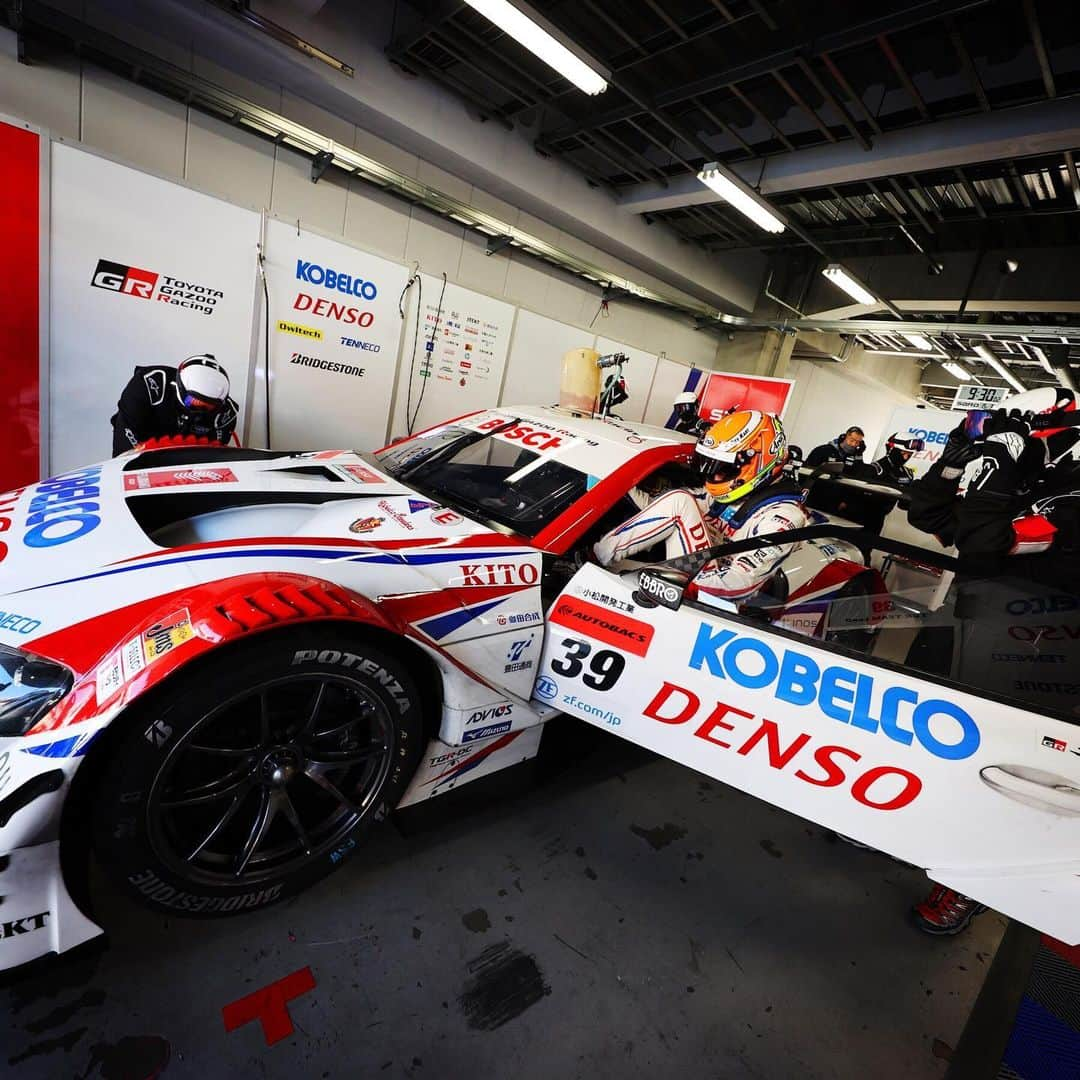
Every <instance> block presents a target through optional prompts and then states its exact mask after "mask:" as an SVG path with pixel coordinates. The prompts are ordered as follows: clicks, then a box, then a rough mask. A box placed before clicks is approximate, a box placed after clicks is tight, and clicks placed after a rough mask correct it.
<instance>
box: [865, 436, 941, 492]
mask: <svg viewBox="0 0 1080 1080" xmlns="http://www.w3.org/2000/svg"><path fill="white" fill-rule="evenodd" d="M925 448H926V443H924V442H923V440H922V439H904V438H901V437H900V434H899V433H898V432H895V431H894V432H893V433H892V434H891V435H890V436H889V441H888V442H887V443H886V444H885V453H884V454H882V455H881V457H879V458H878V459H877V461H874V462H871V463H870V464H869V465H858V466H857V467H856V470H855V479H856V480H866V481H869V482H870V483H878V484H894V485H895V486H896V487H907V486H908V485H909V484H910V483H911V482H912V481H913V480H914V479H915V473H914V472H912V470H911V469H910V468H909V467H908V462H909V461H910V460H911V459H912V458H913V457H914V456H915V455H916V454H917V453H918V452H919V451H920V450H924V449H925Z"/></svg>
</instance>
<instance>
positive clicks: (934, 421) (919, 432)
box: [874, 405, 964, 476]
mask: <svg viewBox="0 0 1080 1080" xmlns="http://www.w3.org/2000/svg"><path fill="white" fill-rule="evenodd" d="M963 419H964V414H963V413H956V412H948V411H946V410H945V409H916V408H914V407H912V406H910V405H900V406H897V408H895V409H893V413H892V416H891V417H890V418H889V423H888V426H887V427H886V429H885V432H884V434H883V435H882V439H881V445H880V446H879V447H878V448H877V451H876V452H875V454H874V459H875V460H876V459H877V458H879V457H881V456H882V454H884V453H885V443H886V442H887V441H888V438H889V436H890V435H891V434H893V433H894V432H895V433H896V434H897V435H899V436H900V437H901V438H902V439H922V440H923V442H925V443H926V447H925V449H923V450H920V451H919V452H918V453H917V454H916V455H915V456H914V457H913V458H912V459H911V460H910V461H909V462H908V468H909V469H911V470H912V471H913V472H914V473H915V475H916V476H922V475H923V473H925V472H926V471H927V469H929V468H930V466H931V465H933V464H934V462H935V461H937V459H938V458H939V457H941V451H942V450H943V449H944V447H945V442H946V440H947V439H948V438H949V432H950V431H952V429H953V428H954V427H956V425H957V424H959V423H960V421H961V420H963Z"/></svg>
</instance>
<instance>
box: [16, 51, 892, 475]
mask: <svg viewBox="0 0 1080 1080" xmlns="http://www.w3.org/2000/svg"><path fill="white" fill-rule="evenodd" d="M15 40H16V39H15V35H14V34H11V33H8V32H6V31H0V111H7V112H10V113H12V114H14V115H19V116H24V117H26V118H28V119H30V120H31V121H32V122H34V123H36V124H40V125H41V126H43V127H46V128H48V129H49V130H50V133H51V134H52V136H53V137H54V138H57V137H60V138H64V139H67V140H72V141H75V140H78V141H82V142H83V143H84V144H85V145H86V146H87V147H88V148H91V149H94V150H97V151H101V152H103V153H105V154H108V155H111V156H113V157H115V158H116V159H118V160H122V161H126V162H130V163H131V164H132V165H134V166H135V167H136V168H138V169H140V170H143V171H146V172H149V173H152V174H157V175H158V176H161V177H163V178H167V179H173V180H179V181H182V182H185V183H187V184H189V185H191V186H192V187H193V188H195V189H197V190H199V191H204V192H209V193H212V194H216V195H218V196H220V197H221V198H223V199H225V200H227V201H228V202H230V203H233V204H236V205H238V206H241V207H248V208H250V209H253V210H260V209H262V208H268V209H269V212H270V214H271V215H272V216H274V217H276V218H278V219H279V220H286V221H289V222H292V223H293V224H294V225H295V226H296V227H297V228H299V229H302V230H304V231H310V232H311V233H313V234H317V235H320V236H323V237H325V238H328V239H337V240H340V241H342V242H343V243H345V244H348V245H350V246H351V247H355V248H358V249H360V250H361V251H368V252H371V253H373V254H375V255H378V256H382V257H383V258H385V259H388V260H390V261H393V262H396V263H400V264H403V265H404V266H406V267H409V268H411V267H412V266H413V265H414V264H419V267H420V269H421V271H422V272H423V273H424V274H426V275H428V276H429V277H434V278H438V279H440V280H441V275H442V274H443V273H445V274H446V276H447V280H448V281H449V282H451V283H453V284H456V285H458V286H461V287H463V288H466V289H471V290H475V291H476V292H478V293H482V294H485V295H486V296H488V297H491V298H494V299H497V300H502V301H505V302H507V303H509V304H511V305H514V306H515V308H516V316H515V322H516V324H518V325H522V324H523V320H532V331H533V332H534V333H535V330H536V323H535V318H536V317H539V318H540V319H541V320H542V322H541V324H540V325H541V327H545V328H547V329H549V330H550V331H551V334H550V337H551V340H552V341H553V342H554V340H555V339H556V338H560V337H566V336H568V335H569V336H570V337H572V338H574V339H575V345H583V344H589V343H591V341H592V338H593V336H594V335H595V336H597V337H600V338H602V339H607V340H610V341H614V342H618V343H621V344H622V345H625V346H629V347H631V348H632V349H634V350H639V353H638V355H645V356H659V358H660V359H659V362H658V363H657V364H656V365H655V367H654V368H653V370H652V374H651V377H650V378H645V375H646V370H645V369H646V368H649V367H650V365H649V363H648V362H645V363H635V362H632V363H631V365H630V367H629V369H628V371H627V375H628V379H629V383H630V389H631V393H632V394H633V395H634V398H633V402H632V406H633V407H632V408H631V409H630V411H627V412H626V415H627V416H641V415H642V413H644V415H645V416H646V418H647V419H648V420H649V421H653V422H655V421H659V422H663V419H664V418H665V417H666V415H667V412H668V408H667V406H668V404H669V400H670V397H669V395H670V390H671V387H672V386H673V385H677V384H678V383H679V382H680V377H681V376H682V374H683V371H684V368H685V366H690V365H696V366H699V367H704V368H707V369H715V370H730V371H750V372H756V373H759V374H768V375H778V376H781V377H785V376H786V377H789V378H791V377H794V378H795V379H796V388H795V393H796V402H795V403H796V404H798V403H799V402H802V405H803V407H802V409H801V411H800V414H798V415H797V414H795V413H794V412H791V411H789V420H790V421H791V422H790V423H789V428H790V429H792V431H793V437H794V438H795V439H796V440H797V441H802V442H803V443H806V444H809V443H810V442H811V440H812V439H814V438H817V437H818V436H819V433H818V430H817V427H818V426H822V425H821V424H819V423H818V422H819V421H820V420H821V419H822V418H823V417H828V423H826V424H824V430H823V431H822V432H821V433H820V434H821V435H822V436H824V435H825V433H826V431H827V432H828V433H829V437H831V436H832V434H835V432H833V431H832V428H833V427H834V426H835V425H836V423H837V422H839V421H840V417H839V416H838V415H837V416H836V417H835V419H834V418H833V414H834V413H837V412H838V408H837V406H838V402H839V401H841V400H842V401H844V403H845V404H846V402H847V401H850V400H851V392H850V388H849V387H848V385H847V382H846V380H845V382H844V387H845V389H844V395H845V396H844V397H843V398H838V396H837V392H836V390H835V388H834V387H833V385H832V380H831V379H830V378H828V377H826V378H825V379H824V380H821V379H818V378H816V377H813V370H812V369H813V368H815V367H816V365H792V370H791V371H787V370H778V365H777V364H776V363H775V358H774V356H773V350H772V349H771V348H770V346H769V336H768V335H763V334H756V333H754V334H751V333H740V334H737V335H735V336H734V337H733V338H731V339H730V340H721V341H717V339H716V338H715V337H713V336H711V335H707V334H703V333H700V332H698V331H696V330H695V329H694V328H693V327H691V326H690V325H688V321H687V320H686V319H683V318H678V317H672V316H669V315H667V314H664V313H662V312H660V311H657V310H653V309H649V308H647V307H644V306H641V305H634V304H619V303H612V304H611V305H610V308H609V309H608V310H605V311H600V304H599V297H598V295H597V290H596V289H594V288H586V287H584V286H583V285H582V284H581V283H580V282H578V281H577V280H575V279H572V278H569V277H567V276H566V275H563V274H561V273H560V272H558V271H555V270H552V269H548V268H545V267H542V266H540V265H539V264H536V263H534V262H532V261H531V260H528V259H526V258H522V257H520V256H518V255H516V254H513V253H510V254H506V253H499V254H496V255H494V256H490V257H489V256H487V255H485V243H484V238H483V237H480V236H477V235H475V234H472V233H469V232H467V231H466V230H464V229H463V228H461V227H456V226H454V225H453V224H452V223H450V222H445V221H443V220H441V219H438V218H436V217H434V216H432V215H431V214H429V213H427V212H426V211H424V210H422V209H419V208H414V207H410V206H408V205H406V204H404V203H402V202H400V201H399V200H396V199H394V198H392V197H390V196H386V195H384V194H382V193H381V192H379V191H377V190H375V189H373V188H371V187H370V186H367V185H363V184H361V183H359V182H352V181H346V180H344V179H342V178H340V177H338V176H335V175H333V174H327V175H326V176H324V177H323V179H322V180H320V182H319V183H318V184H312V183H311V180H310V163H309V161H308V160H307V159H306V158H303V157H301V156H299V155H296V154H293V153H291V152H290V151H288V150H286V149H284V148H282V147H275V146H273V145H271V144H269V143H267V142H264V141H262V140H259V139H256V138H255V137H253V136H250V135H247V134H245V133H243V132H240V131H237V130H236V129H234V128H231V127H230V126H229V125H227V124H224V123H222V122H220V121H218V120H216V119H214V118H212V117H208V116H205V115H203V114H201V113H198V112H195V111H190V110H188V109H187V108H186V107H185V106H183V105H182V104H179V103H177V102H173V101H170V100H168V99H165V98H163V97H161V96H159V95H156V94H154V93H153V92H151V91H148V90H146V89H144V88H142V87H139V86H136V85H134V84H132V83H130V82H128V81H126V80H121V79H119V78H117V77H114V76H112V75H111V74H109V73H107V72H104V71H102V70H100V69H98V68H95V67H93V66H92V65H86V66H85V67H84V66H82V65H81V64H79V63H78V62H77V61H75V60H73V59H71V58H68V57H61V58H58V59H57V60H56V61H55V62H54V63H53V64H51V65H49V66H45V65H36V66H26V65H22V64H18V63H17V61H16V58H15ZM194 68H195V70H196V72H197V73H198V74H200V75H203V76H205V77H207V78H211V79H213V80H215V81H217V82H218V83H220V84H222V85H226V86H228V87H230V88H231V89H233V90H235V91H236V92H238V93H241V94H244V95H245V96H246V97H248V98H250V99H252V100H255V101H258V102H261V103H262V104H264V105H266V106H267V107H269V108H273V109H275V110H278V111H281V112H283V113H284V114H286V115H288V116H291V117H293V118H295V119H296V120H298V121H299V122H301V123H304V124H308V125H310V126H311V127H313V128H316V129H318V130H321V131H325V132H326V133H327V134H328V135H330V136H331V137H333V138H335V139H338V140H340V141H342V142H344V143H346V144H349V145H352V146H354V147H355V148H356V149H357V150H359V151H360V152H362V153H366V154H369V155H371V156H372V157H375V158H377V159H379V160H382V161H385V162H386V163H387V164H389V165H392V166H393V167H395V168H397V169H400V170H401V171H403V172H406V173H408V174H410V175H412V176H415V177H416V178H417V179H419V180H421V181H422V182H425V183H428V184H430V185H432V186H433V187H436V188H439V189H442V190H445V191H447V192H448V193H450V194H452V195H454V196H456V197H458V198H461V199H464V200H467V201H469V202H471V203H472V205H474V206H476V207H478V208H482V209H484V210H487V211H489V212H491V213H493V214H497V215H499V216H500V217H502V218H504V219H506V220H508V221H510V222H512V223H516V224H518V225H519V226H520V227H522V228H525V229H528V230H529V231H531V232H534V233H536V234H537V235H540V236H542V237H544V238H546V239H549V240H551V241H552V242H555V243H560V244H564V245H567V246H570V247H572V246H573V243H574V238H573V237H569V236H567V235H565V234H563V233H561V232H560V231H559V230H558V229H556V228H554V227H552V226H549V225H547V224H546V223H545V222H543V221H541V220H539V219H538V218H535V217H533V216H531V215H529V214H527V213H525V212H524V211H522V210H520V209H519V208H517V207H514V206H512V205H510V204H508V203H506V202H504V201H502V200H500V199H498V198H496V197H494V196H492V195H490V194H489V193H487V192H484V191H482V190H480V189H479V188H475V187H472V186H470V185H469V184H467V183H464V182H463V181H461V180H460V179H459V178H457V177H456V176H453V175H451V174H450V173H447V172H445V171H443V170H441V169H439V168H437V167H436V166H434V165H432V164H430V163H429V162H426V161H424V160H422V159H419V158H417V157H415V156H414V155H411V154H408V153H406V152H404V151H402V150H401V149H399V148H398V147H396V146H393V145H391V144H390V143H386V142H384V141H382V140H381V139H379V138H377V137H376V136H374V135H371V134H370V133H368V132H366V131H363V130H361V129H359V128H357V127H355V126H354V125H352V124H350V123H348V122H347V121H344V120H342V119H341V118H340V117H337V116H334V115H332V114H330V113H328V112H326V111H324V110H322V109H319V108H317V107H315V106H313V105H311V104H309V103H307V102H305V101H303V100H302V99H299V98H296V97H294V96H292V95H290V94H288V93H287V92H278V91H271V90H269V89H267V88H266V87H263V86H261V85H258V84H255V83H251V82H247V81H245V80H240V79H238V78H237V77H236V76H234V75H232V74H231V73H230V72H227V71H225V70H223V69H220V68H217V67H216V66H214V65H213V64H211V63H210V62H209V61H207V60H205V59H203V58H200V57H196V58H195V60H194ZM197 239H198V241H199V242H201V243H202V244H203V245H204V246H205V248H206V253H207V258H208V259H209V260H212V259H213V251H214V243H215V238H214V236H213V235H212V234H209V233H202V232H200V234H199V235H198V237H197ZM603 258H604V262H605V263H606V264H607V265H610V266H611V268H612V269H613V270H614V271H620V270H621V271H622V272H624V273H626V274H627V276H631V277H637V278H638V279H642V278H643V277H644V275H642V274H641V273H640V272H637V271H634V270H632V268H630V267H628V266H626V265H624V264H620V262H619V261H618V260H616V259H613V258H609V257H606V256H605V257H603ZM427 298H428V297H427V294H425V300H427ZM540 337H541V339H543V340H546V338H545V336H544V335H543V334H541V335H540ZM579 337H580V340H576V339H578V338H579ZM515 345H516V341H515V342H512V343H511V347H510V351H509V356H508V360H507V365H506V372H505V379H504V386H505V391H506V392H505V393H504V395H503V400H507V401H510V400H518V401H520V400H529V401H545V400H550V399H551V387H550V386H549V385H548V383H549V382H551V380H550V379H548V378H545V377H543V376H538V375H537V372H539V371H546V370H548V369H546V368H545V367H544V366H542V365H538V364H537V363H536V357H535V355H534V354H533V353H532V352H531V351H530V350H526V349H522V348H515ZM201 347H202V346H201V345H200V344H199V343H198V342H195V341H190V342H189V341H170V342H169V343H168V351H169V355H167V356H161V357H160V359H161V360H163V361H172V362H176V361H177V360H179V359H181V358H182V357H183V356H184V355H187V354H188V353H189V352H191V351H198V350H199V349H200V348H201ZM557 351H558V356H559V357H561V354H562V351H564V350H562V349H559V350H557ZM173 352H175V356H174V355H172V353H173ZM552 352H553V353H555V352H556V350H555V349H552ZM131 362H132V363H134V362H135V361H134V359H133V360H132V361H131ZM236 362H237V363H238V364H240V365H241V366H243V365H244V364H246V363H247V362H248V357H238V358H237V361H236ZM555 366H556V367H557V361H556V362H555ZM802 367H805V368H807V370H806V371H805V373H804V372H802V371H801V370H798V369H799V368H802ZM855 367H857V365H855V364H852V363H849V364H848V365H847V369H846V372H845V374H847V373H848V372H852V371H854V369H855ZM259 370H260V362H259V357H258V352H257V350H256V356H255V374H256V381H255V383H254V384H253V385H252V391H253V393H252V395H251V400H250V402H249V410H248V412H249V415H248V418H247V424H248V431H249V438H250V440H251V441H252V442H253V443H256V444H257V443H259V442H260V441H261V440H262V438H263V432H264V426H263V425H264V417H263V415H262V409H261V406H262V401H263V398H264V386H262V385H261V384H260V383H259V381H258V374H259ZM804 374H805V375H806V376H808V377H809V378H807V379H805V380H804V377H803V376H804ZM870 380H871V381H870V382H869V383H867V384H866V388H867V390H866V393H867V401H868V405H867V408H866V409H863V410H862V411H863V412H864V413H865V412H867V411H868V410H869V408H870V405H869V402H870V400H871V399H872V397H873V395H874V393H875V392H876V390H877V389H878V385H877V384H878V380H877V379H874V378H873V377H870ZM804 381H806V382H809V383H811V384H812V385H811V386H809V387H805V388H804V387H803V386H802V385H801V384H802V383H803V382H804ZM555 383H556V385H557V375H556V379H555ZM650 385H651V387H652V391H653V396H652V397H650V395H649V390H650ZM882 386H884V383H882ZM118 390H119V387H118V386H112V385H110V386H108V387H105V386H97V385H94V386H87V387H85V388H84V391H85V392H86V393H91V394H93V395H95V396H102V397H103V398H104V399H107V400H108V401H109V402H110V403H111V402H113V401H115V396H116V394H117V393H118ZM526 390H527V391H529V392H530V393H529V395H528V396H525V395H524V394H523V392H524V391H526ZM511 391H514V392H513V393H512V392H511ZM533 394H535V396H533ZM661 396H662V397H663V398H664V399H665V400H664V401H661V400H660V397H661ZM911 400H912V396H909V395H904V396H903V397H902V403H905V404H906V403H910V402H911ZM896 403H898V402H897V399H896V398H895V396H894V395H892V394H890V396H889V400H888V402H887V403H886V404H885V405H883V406H882V408H881V411H882V412H883V413H887V412H888V411H889V410H891V408H892V406H893V405H894V404H896ZM279 407H280V408H281V409H288V407H289V406H288V403H287V402H284V401H277V400H275V404H274V406H273V411H274V414H275V415H276V414H277V413H278V410H279ZM800 417H804V418H805V419H806V421H807V422H808V423H810V422H813V423H814V424H815V427H814V429H813V431H810V432H808V433H803V432H802V431H801V430H800V427H799V425H800ZM393 433H396V431H395V432H393ZM868 434H869V432H868ZM316 441H318V440H316ZM369 441H370V443H371V444H372V445H375V444H376V443H378V442H380V441H381V439H380V438H379V437H377V435H376V434H375V433H372V435H371V436H370V438H369ZM869 441H870V440H869V439H868V442H869ZM274 442H275V443H277V442H278V439H277V436H276V435H275V437H274ZM95 454H96V455H97V456H100V452H99V451H95ZM87 456H95V455H87V454H86V453H83V454H82V457H83V458H85V457H87ZM80 460H82V458H80Z"/></svg>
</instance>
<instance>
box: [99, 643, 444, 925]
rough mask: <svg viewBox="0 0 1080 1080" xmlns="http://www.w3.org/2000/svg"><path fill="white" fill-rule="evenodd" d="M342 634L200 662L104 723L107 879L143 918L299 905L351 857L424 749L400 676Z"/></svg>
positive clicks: (408, 682)
mask: <svg viewBox="0 0 1080 1080" xmlns="http://www.w3.org/2000/svg"><path fill="white" fill-rule="evenodd" d="M343 633H346V632H345V631H341V630H340V629H338V628H336V627H324V628H321V629H315V628H312V629H307V630H302V631H292V632H290V633H288V634H286V633H278V634H268V635H262V637H261V640H260V639H259V638H255V639H252V640H251V641H250V642H247V643H245V644H244V645H242V646H239V647H237V648H235V649H233V650H230V651H228V652H226V653H223V654H222V655H220V656H217V657H215V656H213V654H211V656H210V657H209V658H208V659H206V660H204V661H202V662H200V663H199V664H198V665H196V667H194V668H193V669H191V670H189V671H185V670H184V669H181V670H180V672H179V673H178V674H177V675H176V676H174V677H173V678H172V679H171V680H170V681H169V683H168V684H167V685H166V687H164V688H163V690H162V691H161V692H160V693H158V694H155V695H153V696H151V697H150V698H148V699H147V701H146V702H144V703H143V704H142V705H141V706H140V703H139V702H136V703H135V705H134V706H133V707H132V709H131V710H130V711H129V714H128V715H126V716H122V717H120V718H118V719H117V720H116V721H114V723H115V724H118V725H122V727H121V730H120V733H119V735H118V737H117V739H116V740H115V741H114V742H113V743H112V745H111V747H110V748H109V750H108V763H107V765H106V766H105V770H104V773H103V775H102V777H101V780H100V783H99V786H98V789H97V791H96V793H95V797H94V818H95V841H94V846H95V851H96V852H97V854H98V856H99V858H100V859H101V861H102V862H103V864H104V865H105V867H106V869H107V870H108V871H110V872H111V873H112V875H113V876H114V877H117V878H119V879H120V880H121V881H122V882H123V883H124V884H125V885H126V886H127V887H128V888H129V889H133V890H134V891H135V892H136V893H137V894H138V896H139V897H140V899H142V900H143V901H144V902H146V903H148V904H149V905H150V906H152V907H156V908H161V909H167V910H170V911H174V912H177V911H178V912H187V913H191V914H196V915H223V914H230V913H232V912H234V911H240V910H245V909H251V908H257V907H262V906H265V905H266V904H268V903H272V902H274V901H276V900H279V899H282V898H284V897H285V896H287V895H291V894H294V893H296V892H299V891H300V890H302V889H303V888H304V887H306V886H307V885H309V884H311V883H312V882H313V881H315V880H317V879H318V878H320V877H322V876H324V875H325V874H327V873H329V872H330V871H331V870H332V869H334V868H335V867H336V866H337V865H338V864H339V863H340V862H341V861H342V860H343V859H344V857H345V856H346V855H348V854H351V853H353V852H354V851H355V849H356V848H357V847H358V844H359V838H360V836H361V834H362V833H363V832H364V831H365V830H366V829H367V828H368V827H370V826H371V825H372V823H374V822H376V821H379V820H381V819H382V818H384V817H385V816H386V814H387V813H388V812H389V811H390V810H392V809H393V808H394V806H395V805H396V804H397V802H398V801H399V800H400V798H401V795H402V794H403V792H404V790H405V788H406V787H407V785H408V782H409V780H410V779H411V778H412V774H413V773H414V772H415V769H416V765H417V763H418V761H419V757H420V754H421V752H422V750H423V743H424V739H423V726H422V720H421V715H420V696H419V694H418V692H417V690H416V686H415V683H414V682H413V680H412V678H411V677H410V675H409V671H408V668H407V666H406V665H405V663H404V662H403V661H402V660H399V659H397V658H394V657H392V656H390V655H389V654H387V653H385V652H383V651H381V650H379V649H376V648H373V647H372V646H370V645H367V644H365V643H363V642H362V641H359V640H355V639H350V638H348V637H343Z"/></svg>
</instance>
